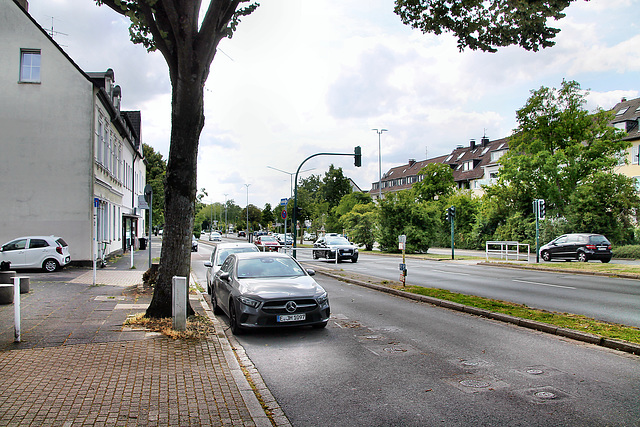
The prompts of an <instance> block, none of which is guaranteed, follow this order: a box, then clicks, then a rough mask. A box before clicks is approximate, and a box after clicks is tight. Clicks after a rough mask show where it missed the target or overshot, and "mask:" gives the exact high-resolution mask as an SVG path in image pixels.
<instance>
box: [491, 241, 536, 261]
mask: <svg viewBox="0 0 640 427" xmlns="http://www.w3.org/2000/svg"><path fill="white" fill-rule="evenodd" d="M525 247H526V249H527V251H526V253H525V252H524V248H525ZM530 252H531V251H530V246H529V244H528V243H520V242H512V241H491V242H486V245H485V256H486V259H487V260H489V258H500V259H505V260H507V261H508V260H510V259H512V260H514V261H523V260H526V261H527V262H529V255H530ZM490 255H491V256H490ZM525 257H526V258H525Z"/></svg>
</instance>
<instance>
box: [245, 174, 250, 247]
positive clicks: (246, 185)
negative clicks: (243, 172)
mask: <svg viewBox="0 0 640 427" xmlns="http://www.w3.org/2000/svg"><path fill="white" fill-rule="evenodd" d="M250 185H251V184H245V185H244V186H245V187H247V241H251V240H249V186H250Z"/></svg>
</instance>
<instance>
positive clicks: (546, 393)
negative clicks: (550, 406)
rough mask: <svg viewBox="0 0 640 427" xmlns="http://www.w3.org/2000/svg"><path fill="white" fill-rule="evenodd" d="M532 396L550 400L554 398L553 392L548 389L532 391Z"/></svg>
mask: <svg viewBox="0 0 640 427" xmlns="http://www.w3.org/2000/svg"><path fill="white" fill-rule="evenodd" d="M534 396H535V397H537V398H540V399H545V400H551V399H555V398H556V394H555V393H551V392H550V391H538V392H536V393H534Z"/></svg>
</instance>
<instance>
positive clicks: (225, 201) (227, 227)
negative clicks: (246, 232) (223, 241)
mask: <svg viewBox="0 0 640 427" xmlns="http://www.w3.org/2000/svg"><path fill="white" fill-rule="evenodd" d="M227 196H228V194H225V195H224V237H227V232H228V231H229V223H228V222H227Z"/></svg>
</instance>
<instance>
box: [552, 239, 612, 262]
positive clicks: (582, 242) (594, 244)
mask: <svg viewBox="0 0 640 427" xmlns="http://www.w3.org/2000/svg"><path fill="white" fill-rule="evenodd" d="M540 256H541V257H542V259H543V260H545V261H550V260H551V259H552V258H560V259H567V260H571V259H577V260H578V261H582V262H587V261H589V260H590V259H596V260H600V261H602V262H609V261H611V256H612V254H611V243H610V242H609V240H607V238H606V237H604V236H603V235H602V234H563V235H562V236H560V237H558V238H556V239H554V240H552V241H551V242H549V243H547V244H546V245H544V246H543V247H541V248H540Z"/></svg>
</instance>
